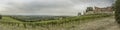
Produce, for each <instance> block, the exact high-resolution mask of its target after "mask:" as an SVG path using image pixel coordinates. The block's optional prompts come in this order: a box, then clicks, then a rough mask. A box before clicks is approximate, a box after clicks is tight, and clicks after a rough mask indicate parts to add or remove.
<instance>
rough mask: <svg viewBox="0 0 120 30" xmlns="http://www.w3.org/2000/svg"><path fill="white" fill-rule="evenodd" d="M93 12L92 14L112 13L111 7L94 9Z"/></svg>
mask: <svg viewBox="0 0 120 30" xmlns="http://www.w3.org/2000/svg"><path fill="white" fill-rule="evenodd" d="M93 12H94V13H112V12H113V9H112V7H105V8H99V7H94V10H93Z"/></svg>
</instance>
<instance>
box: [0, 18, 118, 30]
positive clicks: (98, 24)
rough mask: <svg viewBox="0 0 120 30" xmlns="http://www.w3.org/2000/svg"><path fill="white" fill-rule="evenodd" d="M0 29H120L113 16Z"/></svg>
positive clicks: (0, 28)
mask: <svg viewBox="0 0 120 30" xmlns="http://www.w3.org/2000/svg"><path fill="white" fill-rule="evenodd" d="M0 30H120V26H119V25H118V24H116V23H115V20H114V17H107V18H102V19H94V21H90V22H87V23H83V24H80V23H79V22H78V23H71V24H65V25H63V26H50V27H37V28H22V27H19V28H18V27H16V26H15V27H14V26H9V25H8V26H4V25H0Z"/></svg>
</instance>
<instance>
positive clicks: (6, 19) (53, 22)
mask: <svg viewBox="0 0 120 30" xmlns="http://www.w3.org/2000/svg"><path fill="white" fill-rule="evenodd" d="M109 16H111V15H110V14H89V15H83V16H74V17H68V18H63V19H60V20H49V21H37V22H21V21H18V20H16V19H13V18H10V17H9V16H3V17H2V19H1V20H0V21H1V22H0V23H2V24H7V25H9V24H12V25H16V26H23V27H26V26H28V25H29V26H33V27H35V26H43V25H57V24H64V23H69V22H77V21H81V22H82V21H83V22H84V21H93V20H89V19H96V18H103V17H109Z"/></svg>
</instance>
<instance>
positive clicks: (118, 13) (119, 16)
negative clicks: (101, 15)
mask: <svg viewBox="0 0 120 30" xmlns="http://www.w3.org/2000/svg"><path fill="white" fill-rule="evenodd" d="M114 10H115V19H116V21H117V23H118V24H120V0H117V1H116V3H115V8H114Z"/></svg>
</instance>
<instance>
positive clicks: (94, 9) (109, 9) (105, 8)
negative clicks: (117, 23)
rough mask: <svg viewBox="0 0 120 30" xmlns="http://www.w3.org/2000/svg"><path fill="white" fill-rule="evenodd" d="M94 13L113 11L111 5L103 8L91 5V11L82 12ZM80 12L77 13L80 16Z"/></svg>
mask: <svg viewBox="0 0 120 30" xmlns="http://www.w3.org/2000/svg"><path fill="white" fill-rule="evenodd" d="M86 11H87V10H86ZM94 13H113V9H112V7H104V8H100V7H93V10H92V11H87V12H84V14H94ZM81 14H82V13H78V16H80V15H81Z"/></svg>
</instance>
